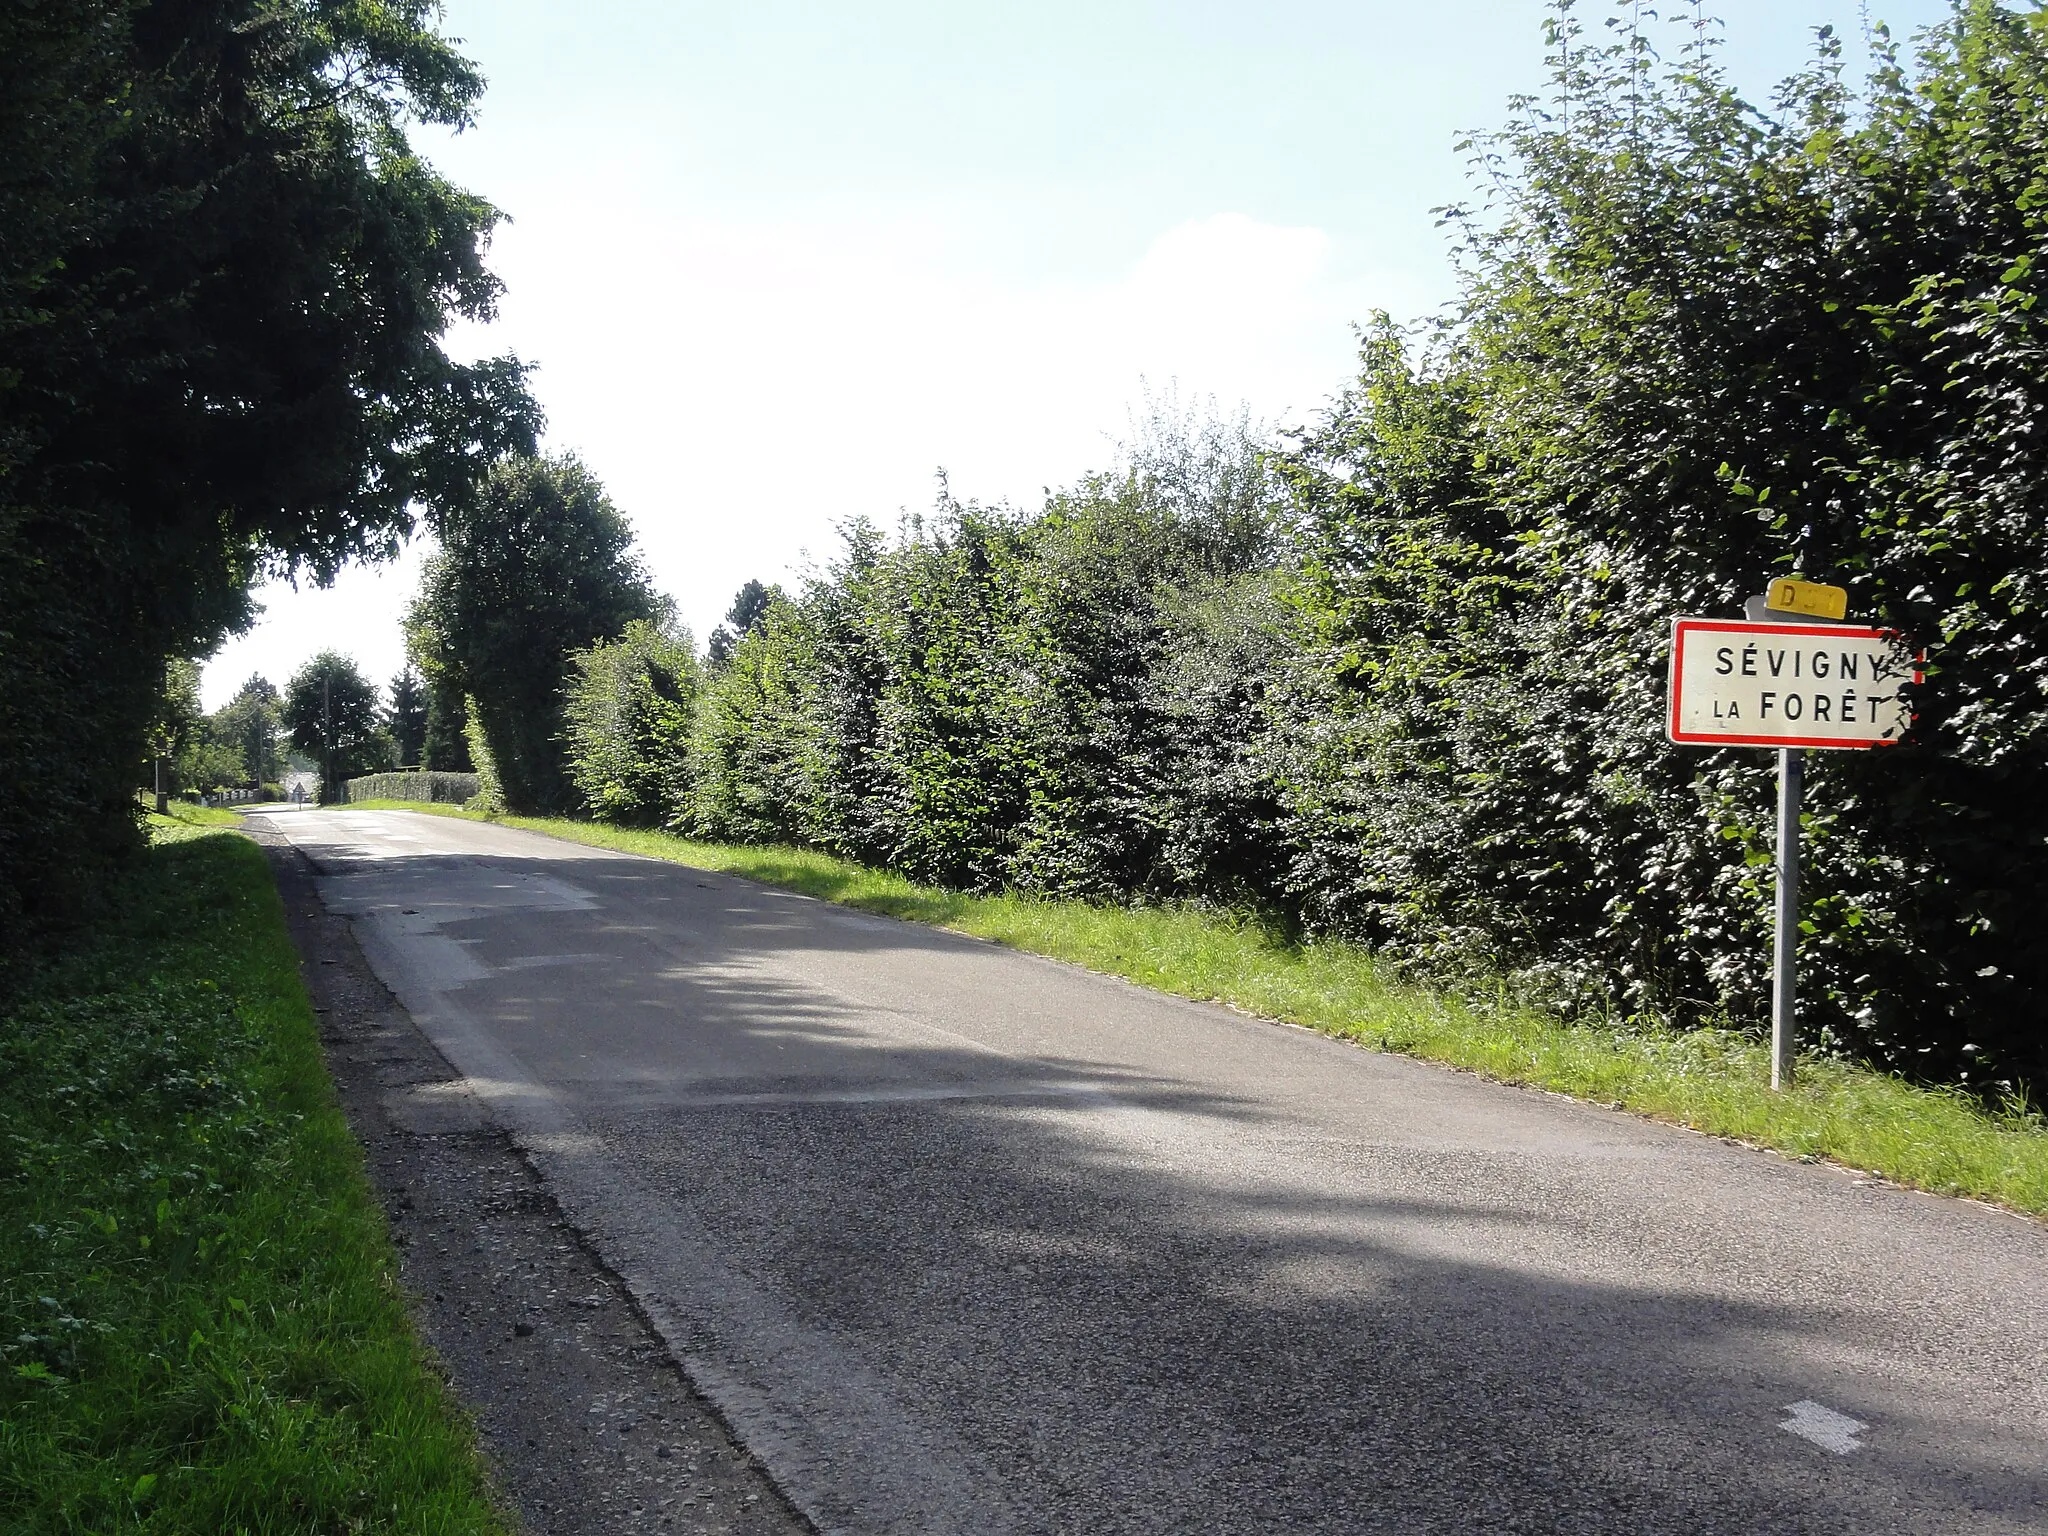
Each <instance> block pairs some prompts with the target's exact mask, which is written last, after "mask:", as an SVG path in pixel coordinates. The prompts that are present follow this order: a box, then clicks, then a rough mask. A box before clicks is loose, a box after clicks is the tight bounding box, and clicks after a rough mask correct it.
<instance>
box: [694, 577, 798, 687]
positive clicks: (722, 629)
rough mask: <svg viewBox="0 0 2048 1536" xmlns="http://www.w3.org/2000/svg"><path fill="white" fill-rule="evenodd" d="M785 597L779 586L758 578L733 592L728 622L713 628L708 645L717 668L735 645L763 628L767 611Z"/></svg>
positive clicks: (727, 617)
mask: <svg viewBox="0 0 2048 1536" xmlns="http://www.w3.org/2000/svg"><path fill="white" fill-rule="evenodd" d="M781 596H782V589H781V588H780V587H770V586H764V585H763V584H762V583H760V582H758V581H749V582H748V583H747V584H746V585H745V586H743V587H741V588H740V589H739V591H738V592H737V593H736V594H735V595H734V597H733V600H732V607H731V608H729V609H727V610H726V614H725V622H724V623H723V624H720V625H719V626H718V627H717V628H716V629H714V630H712V631H711V639H710V642H709V644H708V645H707V647H706V651H707V654H708V655H709V656H710V658H711V664H712V665H713V666H714V667H722V666H724V665H725V663H726V660H727V658H728V657H730V656H731V655H732V651H733V647H734V646H736V645H738V644H739V643H740V642H741V641H742V640H744V639H746V638H747V636H749V635H751V634H752V633H753V632H754V631H755V630H757V629H759V628H760V627H761V621H762V620H764V619H765V618H767V616H768V610H769V608H770V607H772V606H773V605H774V604H775V602H776V601H777V600H778V599H779V598H780V597H781Z"/></svg>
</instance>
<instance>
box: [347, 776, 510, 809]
mask: <svg viewBox="0 0 2048 1536" xmlns="http://www.w3.org/2000/svg"><path fill="white" fill-rule="evenodd" d="M344 788H345V792H344V795H343V798H344V799H346V800H347V801H348V802H349V804H351V805H357V804H361V803H362V802H364V801H368V800H380V801H381V800H397V801H406V802H418V803H421V804H426V805H468V804H469V803H470V802H471V801H472V800H474V799H476V798H477V796H479V795H480V794H482V793H483V783H482V781H481V780H479V779H478V778H477V776H476V775H475V774H473V773H427V772H419V771H409V772H404V773H369V774H364V775H363V776H362V777H361V778H355V779H350V780H349V781H348V783H347V785H346V786H345V787H344Z"/></svg>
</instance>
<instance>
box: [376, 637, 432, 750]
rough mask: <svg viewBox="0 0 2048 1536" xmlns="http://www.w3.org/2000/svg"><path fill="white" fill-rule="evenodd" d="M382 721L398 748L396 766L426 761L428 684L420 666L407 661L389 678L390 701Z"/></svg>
mask: <svg viewBox="0 0 2048 1536" xmlns="http://www.w3.org/2000/svg"><path fill="white" fill-rule="evenodd" d="M384 723H385V726H386V728H387V729H388V730H389V731H390V732H391V740H392V743H393V744H394V745H395V746H396V747H397V749H398V766H399V767H401V768H419V767H424V766H425V764H426V746H427V685H426V683H425V682H424V681H423V680H422V679H421V677H420V674H419V669H418V668H417V667H414V666H412V665H411V664H410V663H408V664H407V665H406V666H405V667H403V668H401V669H400V671H399V673H398V675H397V676H396V677H394V678H392V679H391V702H390V704H389V705H387V706H386V708H385V713H384Z"/></svg>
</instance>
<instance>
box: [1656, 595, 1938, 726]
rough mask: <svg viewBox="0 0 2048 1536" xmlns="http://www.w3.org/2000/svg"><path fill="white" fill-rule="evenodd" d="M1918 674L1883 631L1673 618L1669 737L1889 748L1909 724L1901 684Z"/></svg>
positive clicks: (1912, 680) (1894, 638) (1847, 626)
mask: <svg viewBox="0 0 2048 1536" xmlns="http://www.w3.org/2000/svg"><path fill="white" fill-rule="evenodd" d="M1919 681H1920V672H1919V669H1918V668H1917V667H1916V666H1915V664H1914V661H1913V658H1912V656H1911V655H1910V654H1908V652H1907V651H1906V650H1905V648H1904V647H1903V646H1902V645H1901V644H1900V643H1899V640H1898V637H1897V636H1896V635H1895V634H1893V633H1892V632H1891V631H1889V630H1883V629H1872V628H1869V627H1866V626H1864V625H1860V624H1768V623H1766V624H1750V623H1744V622H1741V621H1739V620H1734V619H1678V620H1676V621H1674V623H1673V625H1672V636H1671V717H1670V732H1671V739H1672V740H1673V741H1680V742H1691V743H1696V744H1699V745H1705V746H1730V747H1733V746H1751V747H1881V746H1890V745H1892V744H1894V743H1896V742H1897V741H1898V740H1899V738H1900V737H1902V736H1904V735H1905V734H1906V729H1907V727H1908V726H1910V725H1911V724H1912V723H1913V712H1912V708H1911V706H1910V705H1909V704H1908V702H1907V701H1906V699H1904V698H1902V697H1901V696H1900V693H1899V689H1900V687H1901V686H1902V685H1904V684H1906V683H1917V682H1919Z"/></svg>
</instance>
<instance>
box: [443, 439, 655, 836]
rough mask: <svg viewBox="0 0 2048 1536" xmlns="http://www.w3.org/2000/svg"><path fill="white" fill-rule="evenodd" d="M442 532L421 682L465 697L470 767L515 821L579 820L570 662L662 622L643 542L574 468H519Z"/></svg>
mask: <svg viewBox="0 0 2048 1536" xmlns="http://www.w3.org/2000/svg"><path fill="white" fill-rule="evenodd" d="M437 532H438V534H439V538H440V548H439V550H438V551H437V552H436V553H435V554H433V555H432V556H430V557H429V558H428V560H427V563H426V569H425V571H424V572H423V574H422V576H421V578H420V590H419V593H418V594H417V596H416V597H415V598H414V600H413V604H412V608H411V611H410V613H409V616H408V618H407V630H408V633H409V635H410V636H411V638H412V640H413V643H414V647H415V650H416V652H417V653H418V656H419V660H420V663H421V665H422V669H423V670H424V671H425V672H426V674H427V676H428V678H429V679H430V681H431V682H432V683H433V684H434V685H435V686H436V687H438V688H448V689H459V690H461V691H462V693H463V694H465V695H466V698H465V705H466V717H467V721H468V724H469V725H470V726H472V727H474V730H473V731H471V732H470V734H469V742H470V760H471V762H472V763H473V764H474V765H475V768H476V771H477V773H479V774H480V775H482V776H484V778H485V779H486V780H487V781H495V785H496V789H495V791H494V793H495V794H497V795H501V796H502V798H503V802H504V804H505V805H506V806H507V807H508V808H510V809H512V810H515V811H519V812H522V813H532V812H546V811H559V810H565V809H568V808H569V807H571V806H573V805H574V804H575V803H576V788H575V785H574V784H573V783H572V781H571V779H570V772H569V762H568V757H567V753H566V750H565V729H566V725H567V721H566V717H565V715H564V713H563V708H564V702H565V694H564V687H565V685H566V683H567V682H568V678H569V672H570V657H571V656H572V655H573V654H575V653H576V652H577V651H581V650H586V649H588V648H589V647H590V646H592V645H596V644H599V643H600V642H603V641H607V640H614V639H617V638H618V637H619V636H620V635H621V634H622V633H624V631H625V628H626V626H627V625H628V624H630V623H632V622H633V621H634V620H636V619H640V620H647V619H653V618H656V617H658V616H661V614H662V611H663V600H662V599H661V598H660V597H659V596H658V595H657V594H656V593H655V591H654V589H653V587H652V586H651V585H650V584H649V582H648V580H647V573H646V571H645V569H644V568H643V567H642V565H641V562H640V558H639V556H638V555H637V554H636V553H635V552H634V550H633V533H632V528H631V526H630V525H629V524H628V523H627V521H626V518H625V516H624V515H623V514H622V513H621V512H620V511H619V510H618V508H616V507H615V506H613V505H612V502H611V498H610V497H608V496H607V495H606V494H605V490H604V487H603V486H602V485H601V484H599V482H598V480H597V477H596V476H594V475H592V474H591V473H590V471H589V470H587V469H585V468H584V467H583V465H582V464H580V463H578V462H577V461H576V460H575V459H573V458H516V459H511V460H508V461H506V462H505V463H502V464H500V465H497V466H496V467H494V468H493V469H492V470H491V472H490V474H489V475H487V476H486V477H485V479H484V483H483V485H482V488H481V489H480V491H479V492H478V494H477V495H476V497H475V498H474V500H473V501H472V502H470V503H467V504H465V505H464V506H462V507H461V508H459V509H455V510H453V511H451V512H450V513H448V514H447V515H444V516H443V517H442V518H440V519H439V522H438V526H437ZM431 723H432V722H431V720H430V722H429V725H430V728H431ZM479 740H481V741H482V743H483V744H484V749H485V751H486V752H487V754H488V756H489V759H490V764H489V766H488V767H487V766H486V764H485V760H484V757H483V756H480V755H479V754H478V742H479ZM438 761H439V759H438V757H437V758H436V762H437V763H438Z"/></svg>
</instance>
